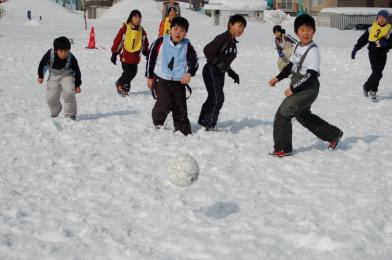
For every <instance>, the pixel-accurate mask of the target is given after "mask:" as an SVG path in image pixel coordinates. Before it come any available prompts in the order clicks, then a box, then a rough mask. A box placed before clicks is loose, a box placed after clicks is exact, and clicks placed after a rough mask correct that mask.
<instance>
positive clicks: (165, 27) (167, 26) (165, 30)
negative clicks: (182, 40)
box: [163, 17, 171, 35]
mask: <svg viewBox="0 0 392 260" xmlns="http://www.w3.org/2000/svg"><path fill="white" fill-rule="evenodd" d="M170 25H171V22H170V21H169V17H166V18H165V24H164V25H163V35H165V34H169V33H170Z"/></svg>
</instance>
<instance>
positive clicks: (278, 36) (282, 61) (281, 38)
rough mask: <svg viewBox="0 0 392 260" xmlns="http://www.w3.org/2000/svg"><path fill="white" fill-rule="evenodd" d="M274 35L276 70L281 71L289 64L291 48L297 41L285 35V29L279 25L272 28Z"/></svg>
mask: <svg viewBox="0 0 392 260" xmlns="http://www.w3.org/2000/svg"><path fill="white" fill-rule="evenodd" d="M272 31H273V33H274V35H275V45H276V50H277V51H278V55H279V58H278V69H279V71H282V69H283V68H284V67H285V66H286V65H287V64H288V63H289V60H290V57H291V55H292V54H293V47H294V44H296V43H297V42H298V41H297V40H296V39H294V38H293V37H292V36H291V35H289V34H286V31H285V29H283V28H282V27H281V26H280V25H275V26H274V28H272Z"/></svg>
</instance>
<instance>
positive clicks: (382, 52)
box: [351, 10, 391, 101]
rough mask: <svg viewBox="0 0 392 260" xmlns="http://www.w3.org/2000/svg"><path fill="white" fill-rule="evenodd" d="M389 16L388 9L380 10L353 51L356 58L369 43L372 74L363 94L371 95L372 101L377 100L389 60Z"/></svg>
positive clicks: (353, 56)
mask: <svg viewBox="0 0 392 260" xmlns="http://www.w3.org/2000/svg"><path fill="white" fill-rule="evenodd" d="M388 17H389V13H388V11H387V10H381V11H379V12H378V13H377V19H376V21H375V22H373V24H372V26H370V27H369V29H368V30H366V31H365V32H364V33H363V34H362V36H361V37H360V38H359V39H358V41H357V44H355V46H354V49H353V50H352V52H351V58H352V59H353V60H354V59H355V54H356V53H357V51H359V50H360V49H361V48H362V47H364V46H365V45H366V44H369V45H368V49H369V60H370V66H371V68H372V74H370V76H369V78H368V80H367V81H366V82H365V84H364V85H363V95H364V96H365V97H370V99H371V100H372V101H376V100H377V91H378V85H379V82H380V80H381V78H382V71H383V70H384V67H385V63H386V62H387V53H388V51H389V48H388V38H389V37H390V34H391V25H390V24H389V23H388Z"/></svg>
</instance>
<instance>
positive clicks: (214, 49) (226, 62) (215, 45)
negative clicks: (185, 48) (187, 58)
mask: <svg viewBox="0 0 392 260" xmlns="http://www.w3.org/2000/svg"><path fill="white" fill-rule="evenodd" d="M237 43H238V41H237V40H236V38H233V37H232V35H231V33H230V31H229V30H227V31H226V32H224V33H222V34H219V35H218V36H216V37H215V39H214V40H212V41H211V42H210V43H208V44H207V45H206V46H205V47H204V49H203V52H204V55H205V57H206V59H207V62H208V63H210V64H212V65H215V67H216V68H218V69H219V70H220V71H221V72H223V73H224V72H226V71H227V70H229V69H230V64H231V63H232V62H233V60H234V59H235V58H236V57H237Z"/></svg>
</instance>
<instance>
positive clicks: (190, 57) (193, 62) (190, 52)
mask: <svg viewBox="0 0 392 260" xmlns="http://www.w3.org/2000/svg"><path fill="white" fill-rule="evenodd" d="M186 60H187V66H188V71H187V73H186V74H185V75H184V76H183V77H182V79H181V84H184V85H186V84H188V83H189V82H190V81H191V77H193V76H195V74H196V71H197V69H198V68H199V59H198V58H197V54H196V51H195V49H194V48H193V46H192V44H190V43H189V44H188V49H187V53H186Z"/></svg>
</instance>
